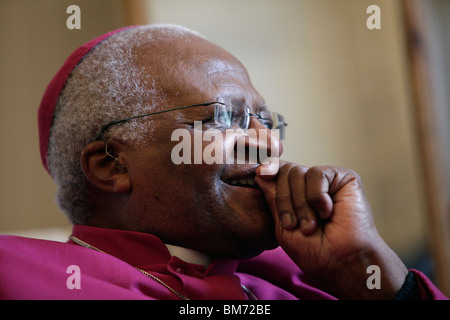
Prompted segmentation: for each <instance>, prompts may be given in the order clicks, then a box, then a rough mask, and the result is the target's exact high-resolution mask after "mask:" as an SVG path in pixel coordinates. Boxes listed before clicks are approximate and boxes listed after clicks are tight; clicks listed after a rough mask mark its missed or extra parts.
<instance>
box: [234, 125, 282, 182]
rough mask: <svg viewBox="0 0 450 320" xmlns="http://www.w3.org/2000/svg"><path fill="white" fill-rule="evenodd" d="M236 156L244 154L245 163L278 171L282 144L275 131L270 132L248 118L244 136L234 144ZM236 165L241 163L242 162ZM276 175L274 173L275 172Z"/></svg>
mask: <svg viewBox="0 0 450 320" xmlns="http://www.w3.org/2000/svg"><path fill="white" fill-rule="evenodd" d="M244 149H245V150H244ZM235 151H236V153H235V154H237V155H239V154H245V155H246V157H247V156H248V158H246V159H245V160H246V161H245V162H249V163H250V164H263V165H264V166H261V167H264V168H271V169H270V170H271V172H270V173H268V174H272V173H273V171H274V170H276V171H278V162H279V158H280V156H281V154H282V153H283V143H282V142H281V140H280V138H279V136H278V134H277V130H270V129H268V128H267V127H265V126H264V125H263V124H262V123H261V122H259V121H258V120H257V119H255V118H254V117H252V118H250V123H249V128H248V129H247V131H246V132H245V134H243V135H241V136H240V137H239V139H237V141H236V144H235ZM239 160H242V159H238V163H243V161H241V162H239ZM275 174H276V172H275Z"/></svg>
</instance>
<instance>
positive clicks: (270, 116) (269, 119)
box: [94, 101, 287, 141]
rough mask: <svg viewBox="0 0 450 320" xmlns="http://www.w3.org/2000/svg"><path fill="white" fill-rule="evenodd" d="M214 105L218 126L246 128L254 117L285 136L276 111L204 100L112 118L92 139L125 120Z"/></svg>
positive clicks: (281, 122) (284, 125) (279, 115)
mask: <svg viewBox="0 0 450 320" xmlns="http://www.w3.org/2000/svg"><path fill="white" fill-rule="evenodd" d="M211 105H214V122H215V124H216V125H218V126H219V127H220V128H223V129H227V128H231V127H233V126H238V127H239V128H241V129H244V130H248V128H249V126H250V118H251V117H255V118H256V119H258V121H259V122H261V123H262V124H263V125H264V126H265V127H266V128H267V129H278V130H279V137H280V139H281V140H282V141H284V137H285V127H286V126H287V123H286V122H284V117H283V116H282V115H281V114H279V113H276V112H271V111H261V112H260V113H258V114H254V113H251V112H250V108H249V107H248V106H247V105H240V106H233V105H232V104H231V103H230V102H219V101H214V102H205V103H199V104H192V105H189V106H183V107H178V108H174V109H169V110H162V111H157V112H152V113H147V114H142V115H138V116H134V117H130V118H125V119H119V120H113V121H111V122H109V123H107V124H105V125H104V126H102V127H101V128H100V131H99V133H98V134H97V136H96V137H95V139H94V140H103V135H104V134H105V132H106V130H108V129H109V128H110V127H112V126H113V125H116V124H119V123H123V122H126V121H130V120H134V119H139V118H143V117H148V116H153V115H156V114H160V113H166V112H169V111H175V110H181V109H187V108H193V107H202V106H203V107H204V106H211Z"/></svg>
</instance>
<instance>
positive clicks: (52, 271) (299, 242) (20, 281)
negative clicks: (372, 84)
mask: <svg viewBox="0 0 450 320" xmlns="http://www.w3.org/2000/svg"><path fill="white" fill-rule="evenodd" d="M285 126H286V123H285V122H284V119H283V117H282V116H281V115H279V114H276V113H274V112H268V109H267V106H266V105H265V103H264V99H263V98H262V97H261V95H260V94H259V93H258V92H257V91H256V90H255V88H253V86H252V84H251V83H250V79H249V76H248V74H247V71H246V69H245V68H244V67H243V66H242V64H241V63H240V62H239V61H238V60H236V58H234V57H233V56H232V55H231V54H229V53H228V52H226V51H225V50H223V49H222V48H220V47H218V46H216V45H214V44H212V43H211V42H209V41H207V40H206V39H204V38H203V37H202V36H200V35H199V34H197V33H196V32H194V31H190V30H187V29H185V28H183V27H179V26H171V25H151V26H134V27H129V28H124V29H121V30H115V31H112V32H110V33H108V34H106V35H103V36H101V37H99V38H96V39H94V40H92V41H91V42H89V43H87V44H85V45H84V46H82V47H80V48H78V49H77V50H76V51H75V52H74V53H73V54H72V55H71V56H70V57H69V58H68V59H67V60H66V62H65V63H64V65H63V67H62V68H61V69H60V71H59V72H58V73H57V74H56V76H55V77H54V79H53V80H52V81H51V83H50V84H49V86H48V88H47V90H46V92H45V94H44V97H43V99H42V103H41V106H40V109H39V131H40V145H41V155H42V161H43V163H44V166H45V168H46V169H47V170H48V172H49V173H50V174H51V176H52V178H53V179H54V180H55V182H56V184H57V186H58V196H57V198H58V203H59V205H60V207H61V208H62V210H63V211H64V212H65V213H66V214H67V215H68V217H69V219H70V220H71V222H72V223H73V224H74V228H73V234H72V235H71V236H70V240H69V241H68V242H67V243H57V242H50V241H43V240H34V239H26V238H19V237H7V236H3V237H1V240H0V244H1V256H0V259H1V265H0V270H1V272H0V277H1V285H0V298H3V299H335V298H338V299H394V298H397V299H439V298H442V299H444V298H445V296H444V295H443V294H442V293H441V292H440V291H439V290H438V289H437V288H436V287H435V286H434V285H433V284H432V283H431V282H430V281H429V280H428V279H427V278H426V277H425V276H424V275H423V274H422V273H420V272H419V271H416V270H407V268H406V267H405V265H404V264H403V263H402V262H401V261H400V259H399V258H398V257H397V255H396V254H395V253H394V252H393V251H392V250H391V249H390V248H389V247H388V246H387V245H386V243H385V242H384V241H383V240H382V239H381V238H380V236H379V235H378V233H377V230H376V228H375V226H374V223H373V220H372V215H371V211H370V208H369V204H368V203H367V199H366V197H365V195H364V191H363V189H362V186H361V182H360V179H359V177H358V176H357V174H356V173H354V172H353V171H351V170H346V169H340V168H334V167H312V168H307V167H304V166H301V165H297V164H294V163H289V162H282V161H278V157H279V156H280V155H281V153H282V151H283V150H282V149H283V147H282V142H281V141H280V140H281V139H280V138H282V137H283V136H284V127H285ZM177 130H178V131H177ZM180 130H181V131H180ZM211 130H212V131H211ZM175 132H177V133H179V134H174V133H175ZM207 132H214V135H209V138H208V137H206V133H207ZM230 132H231V133H235V134H231V135H230V134H229V133H230ZM250 132H251V133H252V134H250ZM188 138H189V139H188ZM191 138H192V139H191ZM181 144H183V145H181ZM242 150H244V151H246V152H247V153H248V154H247V153H244V156H243V157H242ZM206 151H208V152H206ZM222 151H223V156H222V157H221V156H220V155H221V154H222V153H221V152H222ZM230 151H234V152H230ZM252 154H253V155H256V161H253V162H252V161H250V160H251V159H250V155H252ZM198 155H200V160H199V157H198ZM205 155H206V156H208V155H209V156H211V157H214V159H215V160H217V161H210V160H211V159H204V156H205ZM230 155H231V156H230ZM239 156H241V159H239ZM180 157H181V158H180ZM230 158H231V160H232V161H230ZM242 158H243V159H242ZM180 159H181V160H182V161H180ZM220 160H223V161H220ZM242 160H244V161H242Z"/></svg>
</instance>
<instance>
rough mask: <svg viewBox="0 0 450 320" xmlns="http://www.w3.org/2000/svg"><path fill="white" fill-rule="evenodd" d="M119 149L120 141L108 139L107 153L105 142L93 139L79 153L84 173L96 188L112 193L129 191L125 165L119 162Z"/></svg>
mask: <svg viewBox="0 0 450 320" xmlns="http://www.w3.org/2000/svg"><path fill="white" fill-rule="evenodd" d="M119 150H120V143H118V142H115V141H109V142H108V150H107V151H108V153H109V155H108V154H107V153H106V144H105V142H103V141H93V142H91V143H89V144H88V145H87V146H86V147H85V148H84V150H83V152H82V153H81V168H82V169H83V172H84V175H85V176H86V178H87V179H88V180H89V181H90V182H91V183H92V184H93V185H94V186H95V187H97V188H98V189H100V190H103V191H106V192H114V193H127V192H130V191H131V180H130V177H129V174H128V170H127V168H126V166H124V165H123V164H119V162H120V160H119V159H118V157H119V156H118V154H119ZM111 155H114V156H113V157H112V156H111Z"/></svg>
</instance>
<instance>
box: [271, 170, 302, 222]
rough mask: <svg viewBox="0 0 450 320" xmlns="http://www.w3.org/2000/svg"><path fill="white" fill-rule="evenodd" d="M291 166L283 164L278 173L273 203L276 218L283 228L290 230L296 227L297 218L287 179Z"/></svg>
mask: <svg viewBox="0 0 450 320" xmlns="http://www.w3.org/2000/svg"><path fill="white" fill-rule="evenodd" d="M291 169H292V166H290V165H288V166H284V167H283V168H282V169H281V170H280V172H279V173H278V178H277V190H276V197H275V204H276V207H277V211H278V218H279V219H280V222H281V226H282V227H283V228H284V229H287V230H292V229H294V228H296V227H298V219H297V215H296V214H295V210H294V206H293V203H292V190H291V185H290V181H289V172H290V170H291Z"/></svg>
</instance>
